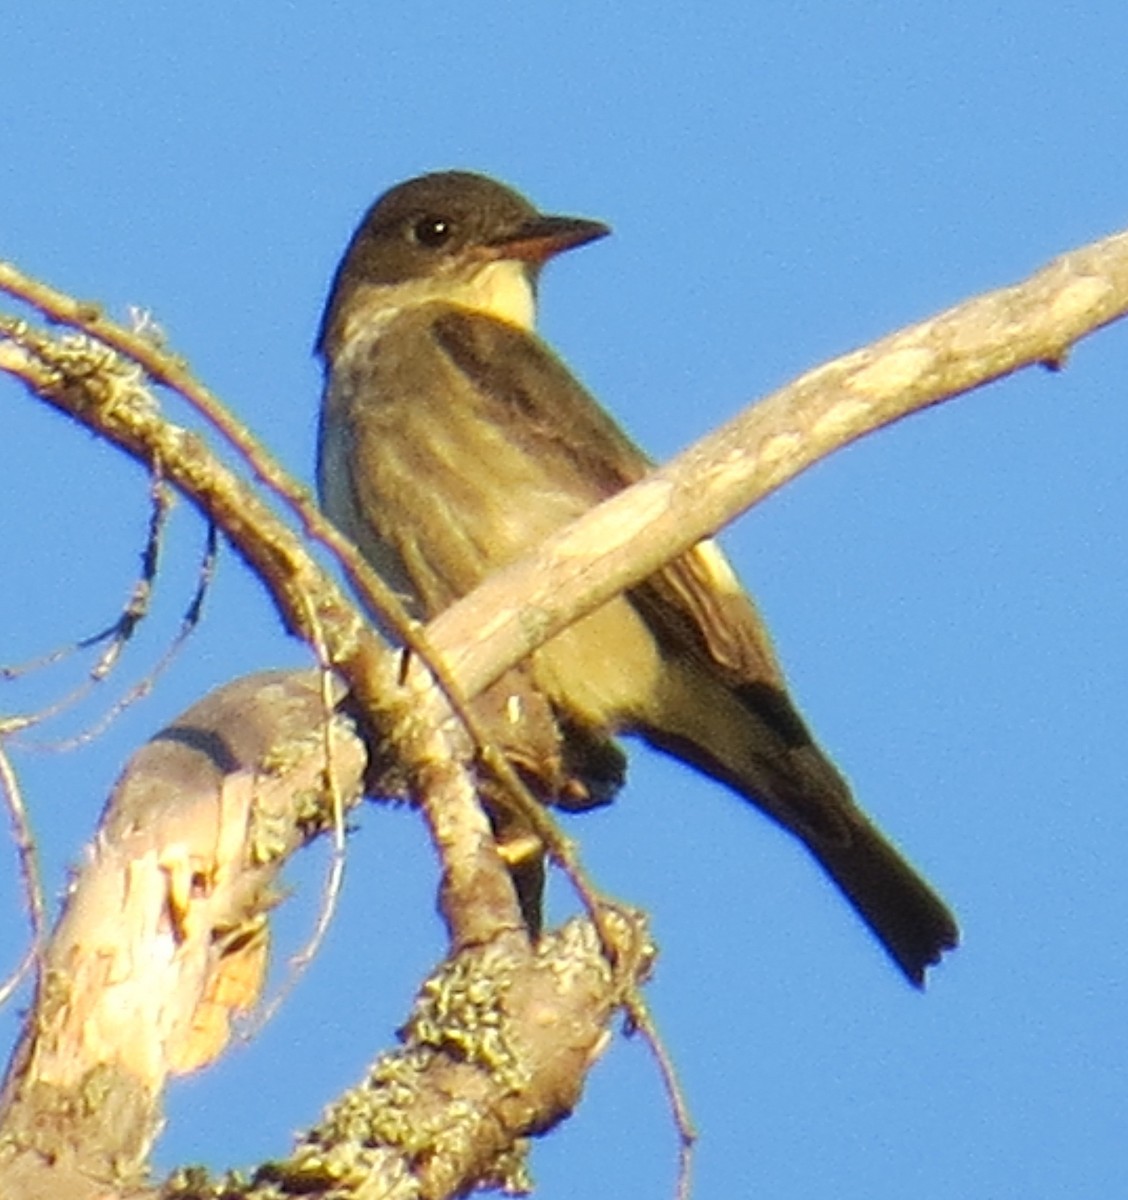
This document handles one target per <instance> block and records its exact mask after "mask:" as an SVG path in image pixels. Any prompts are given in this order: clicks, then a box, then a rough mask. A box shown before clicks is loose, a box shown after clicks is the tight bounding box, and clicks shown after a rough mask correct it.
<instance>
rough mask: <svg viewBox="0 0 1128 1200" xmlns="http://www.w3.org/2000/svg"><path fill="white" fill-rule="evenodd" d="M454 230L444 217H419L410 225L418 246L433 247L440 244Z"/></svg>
mask: <svg viewBox="0 0 1128 1200" xmlns="http://www.w3.org/2000/svg"><path fill="white" fill-rule="evenodd" d="M453 232H454V227H453V226H452V225H451V223H450V221H448V220H447V219H446V217H420V218H419V220H418V221H416V222H415V224H414V225H412V227H411V233H412V236H413V237H414V238H415V240H416V241H417V242H418V243H419V245H420V246H426V247H428V248H429V249H432V250H433V249H435V248H436V247H438V246H441V245H442V244H443V243H444V242H445V241H446V240H447V239H448V238H449V237H450V235H451V233H453Z"/></svg>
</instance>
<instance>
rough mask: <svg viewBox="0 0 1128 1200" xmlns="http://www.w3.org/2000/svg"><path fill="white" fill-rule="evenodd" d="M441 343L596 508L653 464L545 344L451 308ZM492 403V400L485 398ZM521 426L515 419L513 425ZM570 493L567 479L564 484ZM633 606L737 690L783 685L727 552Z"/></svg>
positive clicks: (696, 552)
mask: <svg viewBox="0 0 1128 1200" xmlns="http://www.w3.org/2000/svg"><path fill="white" fill-rule="evenodd" d="M433 333H434V336H435V339H436V341H437V342H438V344H439V345H440V346H441V348H442V349H443V350H444V352H445V353H446V354H447V355H448V356H449V358H450V359H451V361H452V362H453V363H454V365H455V366H457V368H458V369H459V370H460V371H462V372H464V373H465V374H466V375H468V376H469V377H471V378H472V379H474V380H475V381H476V382H477V383H478V385H479V386H478V388H477V389H476V391H477V393H478V396H479V399H480V401H482V402H488V403H494V404H498V405H502V406H504V407H505V409H506V411H505V412H504V413H498V414H497V417H498V419H499V420H502V421H504V423H505V425H506V426H507V427H509V428H511V429H512V430H513V431H514V437H519V438H522V439H524V440H525V448H526V450H527V451H528V453H530V454H536V455H538V456H540V457H542V458H543V459H544V463H545V469H546V471H548V470H555V471H557V472H558V473H560V474H561V475H562V476H563V475H565V474H566V475H567V476H568V481H567V486H569V487H576V488H579V487H583V488H584V489H585V490H586V492H587V496H586V501H587V503H588V504H590V505H594V504H597V503H598V502H599V501H600V500H603V499H606V498H607V497H608V496H611V495H613V494H614V493H615V492H618V491H621V490H622V489H623V488H625V487H628V486H630V485H631V484H632V483H636V482H637V481H638V480H640V479H641V478H642V477H643V476H644V475H645V474H646V473H647V472H648V471H649V470H650V469H651V466H652V465H653V464H652V463H651V462H650V460H649V459H648V458H647V457H646V455H645V454H643V452H642V451H641V450H640V449H639V448H638V447H637V446H636V445H635V444H634V442H632V441H631V439H630V438H629V437H627V435H626V434H625V433H624V432H623V431H622V430H621V429H620V428H619V426H618V425H617V424H616V423H615V422H614V421H613V420H612V419H611V417H609V416H608V415H607V413H606V412H604V410H603V409H602V408H601V407H600V406H599V404H598V403H597V402H596V401H595V400H594V399H593V397H592V396H591V395H590V394H589V393H588V392H587V390H586V389H585V388H583V387H582V386H581V385H580V383H578V382H577V380H576V379H575V378H574V377H573V376H572V374H571V372H570V371H569V370H568V368H567V367H566V366H565V365H564V364H563V363H562V362H561V361H560V359H559V358H557V357H556V355H555V354H553V353H552V351H551V350H550V349H549V348H548V347H547V346H546V345H545V344H544V342H542V341H541V340H540V339H539V338H537V337H535V336H532V335H530V334H528V333H526V332H525V331H524V330H521V329H519V328H517V327H516V326H513V325H509V324H506V323H505V322H504V321H498V320H494V319H493V318H489V317H485V316H482V315H480V314H477V313H474V312H472V311H470V310H468V309H459V308H454V307H449V306H448V307H443V308H442V309H441V311H440V312H439V313H438V315H436V316H435V317H434V323H433ZM487 398H488V399H487ZM515 416H516V417H519V419H516V420H515V419H514V417H515ZM561 483H562V485H563V484H564V480H563V479H562V480H561ZM631 598H632V600H633V601H634V602H635V603H636V605H637V607H638V609H639V611H640V612H641V613H642V614H643V616H644V617H645V618H646V619H647V620H648V622H649V623H650V624H651V625H652V626H653V627H654V629H655V633H656V635H657V636H659V637H660V638H664V639H665V638H668V639H669V640H670V641H671V642H672V643H673V644H676V645H678V646H680V647H681V648H682V649H683V651H684V649H685V648H686V646H687V645H694V646H696V647H697V650H698V652H700V653H703V654H706V655H708V657H709V658H711V659H712V660H713V661H714V662H715V663H716V664H717V665H718V666H720V667H722V668H723V669H724V670H726V671H728V672H731V675H732V680H733V683H734V684H740V683H761V682H762V683H770V684H773V685H779V686H782V682H783V679H782V673H781V671H780V669H779V666H778V664H777V662H776V659H775V655H774V653H773V651H772V647H771V642H770V639H769V638H768V634H767V631H766V629H765V628H764V624H763V622H762V620H761V619H760V616H759V614H758V613H757V611H756V609H755V607H754V605H753V603H752V601H751V599H750V598H749V596H748V594H747V593H746V592H745V591H744V589H743V588H742V587H741V585H740V582H739V580H738V579H737V577H736V574H735V572H734V571H733V569H732V567H731V566H730V565H729V563H728V560H727V558H726V557H725V555H724V553H723V552H722V550H721V549H720V547H719V546H717V544H716V543H715V542H713V541H712V540H711V539H709V540H706V541H703V542H699V543H698V544H697V545H696V546H694V547H693V548H692V549H691V550H689V551H687V552H686V553H685V554H683V555H682V556H681V557H679V558H677V559H675V560H674V561H673V562H671V563H669V564H667V565H666V566H665V567H664V568H663V569H662V570H661V571H659V572H658V573H657V574H655V575H653V576H652V577H651V578H649V579H648V580H646V581H645V582H644V583H642V584H640V585H638V587H636V588H634V589H632V591H631Z"/></svg>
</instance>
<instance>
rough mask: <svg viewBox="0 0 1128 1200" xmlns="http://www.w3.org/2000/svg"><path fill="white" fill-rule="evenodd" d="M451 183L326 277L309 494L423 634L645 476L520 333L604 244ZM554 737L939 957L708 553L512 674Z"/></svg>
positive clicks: (592, 233) (419, 199)
mask: <svg viewBox="0 0 1128 1200" xmlns="http://www.w3.org/2000/svg"><path fill="white" fill-rule="evenodd" d="M608 232H610V231H609V229H608V228H607V226H605V225H602V224H600V223H598V222H596V221H588V220H582V219H579V218H573V217H554V216H545V215H543V214H542V213H540V212H538V211H537V209H535V208H534V207H533V206H532V205H531V204H530V203H529V202H528V201H527V200H525V199H524V198H523V197H522V196H520V195H518V194H517V193H516V192H514V191H512V190H511V189H509V188H508V187H505V186H503V185H502V184H499V183H497V182H495V181H494V180H492V179H488V178H486V177H484V176H481V175H475V174H470V173H467V172H461V171H449V172H442V173H438V174H433V175H424V176H422V177H421V178H418V179H412V180H409V181H408V182H407V183H403V184H400V185H399V186H398V187H394V188H392V189H391V191H389V192H387V193H386V194H385V195H384V196H382V197H381V198H380V199H379V200H377V202H376V203H375V204H374V205H373V206H372V208H371V209H370V210H369V211H368V213H367V214H366V215H365V217H364V219H363V220H362V221H361V224H360V226H359V228H358V229H357V231H356V233H355V234H354V235H353V238H352V241H351V242H350V243H349V246H348V249H347V250H346V252H345V256H344V258H343V260H342V261H341V264H340V266H339V267H338V269H337V273H336V277H335V278H334V280H333V285H332V290H331V293H330V296H329V301H328V304H327V306H326V310H325V314H324V317H323V320H322V325H321V331H320V334H319V337H318V342H317V348H318V351H319V353H320V355H321V356H322V357H323V359H324V363H325V394H324V403H323V408H322V412H321V428H320V441H319V457H318V484H319V488H320V493H321V499H322V504H323V506H324V508H325V511H326V512H327V513H328V515H329V516H330V518H331V519H332V520H333V521H334V522H335V523H336V524H337V525H338V526H339V527H340V528H341V530H342V531H343V532H344V533H346V534H347V535H348V536H349V537H351V538H352V539H353V541H354V542H356V544H357V546H358V547H359V548H360V550H361V551H362V552H363V553H364V555H365V556H366V557H367V558H368V559H369V561H370V562H371V564H372V565H373V566H374V567H375V568H376V569H377V570H378V571H379V572H380V573H381V575H382V576H383V577H384V578H385V579H386V580H387V581H388V582H389V583H390V584H391V585H392V586H393V587H394V588H396V589H397V590H398V591H400V592H402V593H403V594H404V595H405V597H407V598H408V600H409V603H410V605H411V606H412V607H413V609H414V612H415V614H416V615H417V616H418V617H420V618H422V619H428V618H431V617H433V616H435V615H436V614H437V613H439V612H441V611H442V610H443V609H444V608H446V607H447V606H448V605H450V604H451V603H453V602H454V601H455V600H457V599H458V598H459V597H460V596H462V595H464V594H465V593H467V592H469V591H470V590H471V589H472V588H473V587H474V586H475V585H476V584H477V583H479V582H480V581H481V580H482V579H483V578H485V576H487V575H489V574H490V572H491V571H493V570H495V569H496V568H498V567H501V566H503V565H504V564H506V563H508V562H510V561H511V560H513V559H515V558H517V557H519V556H520V555H521V554H523V553H524V552H526V551H528V550H530V549H531V548H532V547H534V546H536V545H537V543H539V542H540V541H541V540H542V539H544V538H545V537H546V536H547V535H549V534H551V533H552V532H554V531H555V530H557V529H559V528H561V527H562V526H564V525H565V524H567V523H568V522H570V521H572V520H573V519H574V518H576V517H578V516H580V514H582V513H583V512H585V511H586V510H587V509H589V508H591V507H592V506H593V505H595V504H598V503H599V501H601V500H603V499H605V498H606V497H608V496H610V495H611V494H612V493H614V492H617V491H619V490H620V489H622V488H624V487H626V486H628V485H629V484H632V483H634V482H635V481H636V480H638V479H640V478H641V477H642V476H643V475H644V474H645V473H646V471H647V470H648V469H649V467H650V463H649V461H648V460H647V458H646V457H645V456H644V455H643V453H642V452H641V451H640V450H638V449H637V448H636V447H635V445H634V444H633V443H632V442H631V441H630V440H629V438H627V437H626V435H625V434H624V433H623V432H622V431H621V430H620V429H619V428H618V426H617V425H615V424H614V422H613V421H612V420H611V418H610V417H609V416H608V415H607V414H606V413H605V412H604V411H603V409H602V408H600V406H599V405H598V404H597V403H596V401H595V400H594V399H593V398H592V397H591V396H590V395H589V394H588V393H587V392H586V391H585V390H584V388H583V387H582V386H581V385H580V384H579V383H578V382H577V381H576V379H575V378H574V377H573V376H572V374H571V372H570V371H569V370H568V368H567V367H566V366H565V365H564V364H563V363H562V362H561V360H560V359H559V358H557V357H556V355H555V354H554V353H553V352H552V350H550V349H549V347H548V346H547V345H546V344H545V343H544V342H542V341H541V339H540V338H539V337H538V336H537V334H536V333H535V332H534V328H533V326H534V317H535V300H536V284H537V276H538V274H539V272H540V269H541V267H542V266H543V265H544V263H545V262H546V261H547V260H548V259H549V258H551V257H552V256H553V255H555V254H557V253H559V252H560V251H562V250H567V249H569V248H571V247H573V246H580V245H583V244H584V243H585V242H590V241H593V240H595V239H596V238H600V237H603V236H604V235H605V234H607V233H608ZM528 671H529V673H530V674H531V677H532V681H533V685H534V687H535V689H536V691H537V693H538V694H539V695H541V696H543V697H546V698H547V700H548V703H549V704H550V705H551V707H552V710H553V711H554V712H555V713H556V714H558V715H559V718H560V720H561V722H562V728H564V729H565V730H567V731H569V732H568V733H567V734H566V737H568V738H572V737H577V738H580V739H581V740H582V741H584V742H585V743H586V744H587V745H590V746H598V745H602V746H604V747H605V748H608V755H609V758H608V759H607V761H612V760H613V758H614V755H615V753H616V752H615V751H614V750H612V749H610V748H609V747H610V743H611V739H612V737H613V735H616V734H637V735H638V736H640V737H642V738H643V739H644V740H645V741H647V742H649V743H650V744H651V745H652V746H656V747H657V748H658V749H660V750H664V751H666V752H667V753H669V754H672V755H674V756H675V757H677V758H680V759H683V760H684V761H686V762H688V763H691V764H692V765H693V766H695V767H697V768H698V769H700V770H702V771H704V772H705V773H706V774H708V775H711V776H713V777H714V778H715V779H718V780H720V781H721V782H723V783H725V784H727V785H728V786H729V787H731V788H733V789H734V790H735V791H736V792H738V793H739V794H740V795H741V796H743V797H745V799H747V800H749V801H750V802H751V803H752V804H754V805H755V806H756V807H757V808H759V809H761V810H762V811H763V812H765V813H766V814H767V815H768V816H769V817H771V818H773V819H774V820H775V821H776V822H777V823H778V824H780V825H782V826H783V827H784V828H785V829H787V830H789V831H790V832H791V833H793V834H794V835H795V836H796V837H797V838H799V840H800V841H801V842H802V843H803V844H804V845H805V846H806V847H807V849H808V850H809V851H810V852H811V854H813V855H814V857H815V859H816V860H817V861H818V862H819V863H820V864H821V865H822V867H823V869H824V870H825V871H826V872H827V874H828V875H829V876H830V877H831V879H832V880H833V881H834V882H835V883H836V884H837V885H838V887H839V888H840V889H841V891H842V892H843V894H844V895H845V896H846V898H847V899H848V900H849V901H850V903H851V904H852V905H853V906H854V908H855V909H856V910H857V911H858V913H859V914H860V915H861V917H862V919H863V920H864V921H865V922H866V923H867V924H868V925H869V926H870V928H871V929H872V930H873V932H874V933H875V934H876V935H877V937H878V938H879V939H880V941H881V943H882V945H883V946H884V947H885V949H886V950H887V951H888V953H889V954H890V955H891V957H892V958H893V959H894V961H895V962H896V963H897V964H898V966H899V967H900V968H901V970H902V971H903V972H904V973H905V975H906V976H907V977H908V978H909V979H910V980H911V981H912V982H913V983H914V984H916V985H917V986H920V985H922V983H923V980H924V972H925V968H926V967H928V966H929V965H930V964H932V963H935V962H936V961H938V959H939V957H940V955H941V954H942V952H943V951H944V950H946V949H948V948H950V947H952V946H954V945H955V944H956V941H957V937H958V931H957V928H956V924H955V921H954V920H953V918H952V916H951V914H950V913H949V911H948V909H947V908H946V907H945V905H944V903H943V902H942V901H941V900H940V899H939V897H938V896H937V895H936V894H935V893H934V892H933V891H932V890H931V888H930V887H929V886H928V885H927V884H926V883H925V882H924V880H923V879H921V877H920V876H919V875H918V874H917V873H916V872H915V871H914V870H913V868H912V867H910V866H909V864H908V863H907V862H905V860H904V859H903V858H902V857H901V855H900V854H899V853H898V852H897V851H896V850H895V849H894V848H893V847H892V846H891V845H890V844H889V842H887V841H886V840H885V838H884V837H883V836H882V835H881V833H879V832H878V830H877V829H876V828H875V826H874V825H873V824H871V822H870V821H869V820H868V819H867V818H866V816H865V814H864V813H863V812H862V811H861V809H860V808H859V807H858V806H857V805H856V804H855V802H854V800H853V798H852V797H851V795H850V791H849V788H848V787H847V785H846V783H845V781H844V780H843V779H842V777H841V775H839V773H838V771H837V770H836V769H835V768H834V766H833V765H832V764H831V762H830V761H829V759H828V758H827V757H826V756H825V755H824V754H823V753H822V751H821V750H820V749H819V747H818V746H817V745H816V744H815V742H814V740H813V738H812V737H811V734H810V733H809V732H808V730H807V727H806V725H805V724H804V722H803V719H802V718H801V717H800V715H799V713H798V712H797V710H796V708H795V705H794V704H793V703H792V701H791V699H790V697H789V696H788V694H787V690H786V685H785V683H784V679H783V675H782V672H781V671H780V668H779V666H778V665H777V662H776V659H775V655H774V653H773V651H772V647H771V644H770V642H769V640H768V637H767V634H766V632H765V630H764V626H763V625H762V623H761V621H760V618H759V616H758V615H757V613H756V610H755V608H754V607H753V605H752V601H751V600H750V599H749V597H748V596H747V594H746V593H745V592H744V591H743V589H742V588H741V586H740V584H739V582H738V581H737V579H736V576H735V574H734V573H733V571H732V569H731V567H730V566H729V564H728V562H727V561H726V559H725V558H724V556H723V555H722V553H721V551H720V550H719V549H718V547H717V546H716V545H715V544H714V543H713V542H712V541H705V542H702V543H700V544H699V545H697V546H696V547H694V548H693V549H692V550H690V551H689V552H687V553H686V554H683V555H682V556H681V557H680V558H678V559H676V560H675V561H673V562H672V563H670V564H669V565H668V566H666V567H664V568H663V569H662V570H661V571H659V572H658V573H657V574H655V575H654V576H652V577H651V578H649V579H647V580H646V581H645V582H644V583H641V584H639V585H637V586H636V587H634V588H632V589H631V590H630V591H629V592H627V593H626V594H624V595H622V596H619V597H617V598H616V599H614V600H611V601H609V602H608V603H607V604H605V605H604V606H603V607H602V608H600V609H598V610H597V611H596V612H594V613H592V614H590V615H589V616H587V617H585V618H583V619H582V620H580V621H578V622H577V623H576V624H575V625H573V626H572V627H571V628H569V629H567V630H565V631H564V632H562V633H560V634H558V635H557V636H556V637H555V638H553V639H552V640H551V641H549V642H548V643H547V644H546V645H544V646H542V647H541V648H540V649H539V650H537V651H536V652H535V654H534V655H533V657H532V659H531V661H530V664H529V666H528Z"/></svg>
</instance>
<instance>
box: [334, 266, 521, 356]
mask: <svg viewBox="0 0 1128 1200" xmlns="http://www.w3.org/2000/svg"><path fill="white" fill-rule="evenodd" d="M435 301H442V302H443V303H446V304H457V305H460V306H461V307H463V308H469V309H472V310H473V311H474V312H479V313H484V314H485V315H486V316H488V317H494V318H496V319H497V320H499V321H507V322H508V323H509V324H510V325H516V326H517V327H518V328H520V329H525V330H530V331H531V330H532V329H533V326H534V325H535V324H536V316H537V301H536V293H535V292H534V290H533V284H532V280H531V279H530V278H529V273H528V271H527V270H526V268H525V265H524V263H520V262H515V261H514V260H513V259H504V258H502V259H498V260H496V261H495V262H488V263H485V264H484V265H482V266H481V267H479V268H478V269H477V270H476V271H474V272H473V274H467V275H465V276H462V277H458V276H447V277H441V276H440V277H439V278H426V279H411V280H408V281H407V282H406V283H392V284H369V285H365V286H364V287H363V288H362V289H361V290H360V294H359V295H358V296H356V298H355V299H354V300H353V302H352V304H351V305H350V315H349V317H348V319H347V321H346V324H345V328H344V330H343V331H342V334H343V337H344V339H345V340H346V341H348V340H351V339H352V337H353V336H354V335H355V334H365V335H367V336H368V337H374V336H375V337H378V336H379V335H380V334H381V333H383V331H384V330H385V329H386V328H387V326H388V325H389V324H390V323H391V322H392V321H394V320H395V319H396V317H398V316H400V315H401V314H402V313H404V312H407V311H408V310H409V309H412V308H416V307H418V306H419V305H422V304H433V303H434V302H435Z"/></svg>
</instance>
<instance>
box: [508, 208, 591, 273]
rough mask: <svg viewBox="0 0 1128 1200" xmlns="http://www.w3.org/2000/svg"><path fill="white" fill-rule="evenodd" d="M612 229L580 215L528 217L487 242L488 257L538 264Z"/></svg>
mask: <svg viewBox="0 0 1128 1200" xmlns="http://www.w3.org/2000/svg"><path fill="white" fill-rule="evenodd" d="M610 232H611V227H610V226H609V225H604V224H603V222H602V221H588V220H586V219H584V218H583V217H542V216H535V217H530V218H529V220H527V221H525V222H523V223H522V224H521V225H519V226H518V227H517V228H516V229H514V230H512V231H511V232H509V233H507V234H506V235H505V237H503V238H498V239H497V240H496V241H493V242H490V243H489V244H488V245H487V246H486V247H485V249H486V253H487V254H488V255H489V256H490V257H491V258H515V259H520V260H521V261H522V262H528V263H533V264H535V265H536V266H540V265H541V264H542V263H545V262H547V261H548V260H549V259H550V258H552V257H553V256H554V255H556V254H559V253H560V252H561V251H563V250H571V249H573V248H574V247H576V246H583V245H585V244H586V243H588V242H594V241H595V240H596V239H597V238H601V237H606V236H607V235H608V234H609V233H610Z"/></svg>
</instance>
